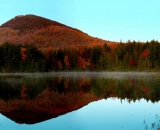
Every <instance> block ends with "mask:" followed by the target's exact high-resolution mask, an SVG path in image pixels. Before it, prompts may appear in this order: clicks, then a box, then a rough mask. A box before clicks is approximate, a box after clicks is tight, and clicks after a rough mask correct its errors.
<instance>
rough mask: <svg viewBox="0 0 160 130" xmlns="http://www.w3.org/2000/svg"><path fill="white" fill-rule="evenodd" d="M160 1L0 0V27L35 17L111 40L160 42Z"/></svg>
mask: <svg viewBox="0 0 160 130" xmlns="http://www.w3.org/2000/svg"><path fill="white" fill-rule="evenodd" d="M159 7H160V0H14V1H13V0H1V3H0V17H1V18H0V25H1V24H3V23H4V22H6V21H7V20H9V19H11V18H13V17H15V16H16V15H25V14H34V15H38V16H42V17H45V18H48V19H51V20H55V21H58V22H60V23H63V24H66V25H68V26H71V27H74V28H77V29H79V30H82V31H83V32H86V33H88V34H89V35H91V36H94V37H98V38H102V39H105V40H110V41H120V40H122V41H124V42H126V41H127V40H129V39H130V40H131V41H132V40H136V41H147V40H148V41H150V40H152V39H155V40H158V41H160V9H159Z"/></svg>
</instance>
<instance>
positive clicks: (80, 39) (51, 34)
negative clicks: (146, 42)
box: [0, 15, 117, 49]
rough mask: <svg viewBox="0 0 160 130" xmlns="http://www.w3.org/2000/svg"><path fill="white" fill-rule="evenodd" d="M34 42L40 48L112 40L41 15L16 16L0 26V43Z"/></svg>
mask: <svg viewBox="0 0 160 130" xmlns="http://www.w3.org/2000/svg"><path fill="white" fill-rule="evenodd" d="M6 41H8V42H11V43H13V44H34V45H35V46H36V47H38V48H48V47H50V48H54V49H55V48H56V49H57V48H70V47H73V48H77V47H93V46H95V45H103V44H104V43H107V44H108V45H110V46H115V45H116V44H117V43H116V42H110V41H106V40H102V39H99V38H94V37H91V36H89V35H88V34H86V33H84V32H82V31H80V30H78V29H74V28H71V27H68V26H66V25H64V24H61V23H58V22H56V21H52V20H49V19H46V18H43V17H40V16H35V15H25V16H22V15H20V16H16V17H14V18H12V19H11V20H9V21H7V22H6V23H4V24H2V25H1V26H0V44H3V43H4V42H6Z"/></svg>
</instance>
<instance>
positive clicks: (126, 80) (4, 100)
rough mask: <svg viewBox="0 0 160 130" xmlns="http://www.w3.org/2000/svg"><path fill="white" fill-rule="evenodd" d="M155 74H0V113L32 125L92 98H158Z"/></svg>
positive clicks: (130, 99)
mask: <svg viewBox="0 0 160 130" xmlns="http://www.w3.org/2000/svg"><path fill="white" fill-rule="evenodd" d="M159 81H160V75H159V74H158V73H148V74H147V73H136V72H135V73H120V72H118V73H116V72H113V73H100V72H99V73H98V72H97V73H96V72H91V73H80V72H78V73H76V72H70V73H69V72H68V73H33V74H2V75H1V76H0V113H1V114H3V115H4V116H6V117H8V118H9V119H11V120H13V121H15V122H17V123H19V124H21V123H25V124H35V123H38V122H42V121H45V120H48V119H51V118H55V117H57V116H60V115H63V114H65V113H68V112H71V111H74V110H77V109H79V108H81V107H83V106H85V105H87V104H89V103H91V102H93V101H97V100H100V99H108V98H118V99H119V100H120V101H123V99H125V100H127V101H128V103H130V102H136V101H137V100H141V99H144V100H146V101H147V102H148V101H151V102H153V103H155V102H158V101H159V100H160V82H159Z"/></svg>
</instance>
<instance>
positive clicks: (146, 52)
mask: <svg viewBox="0 0 160 130" xmlns="http://www.w3.org/2000/svg"><path fill="white" fill-rule="evenodd" d="M142 54H143V56H144V57H145V58H148V57H149V52H148V50H147V49H145V50H144V51H143V52H142Z"/></svg>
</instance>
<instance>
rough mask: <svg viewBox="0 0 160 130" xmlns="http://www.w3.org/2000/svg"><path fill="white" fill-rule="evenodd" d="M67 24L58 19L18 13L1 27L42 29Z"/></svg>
mask: <svg viewBox="0 0 160 130" xmlns="http://www.w3.org/2000/svg"><path fill="white" fill-rule="evenodd" d="M51 25H54V26H65V25H63V24H61V23H58V22H56V21H52V20H49V19H47V18H43V17H40V16H36V15H31V14H30V15H18V16H15V17H14V18H12V19H11V20H9V21H7V22H6V23H4V24H2V25H1V27H10V28H12V29H15V30H21V31H23V30H27V29H34V28H36V29H40V28H45V27H48V26H51Z"/></svg>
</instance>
